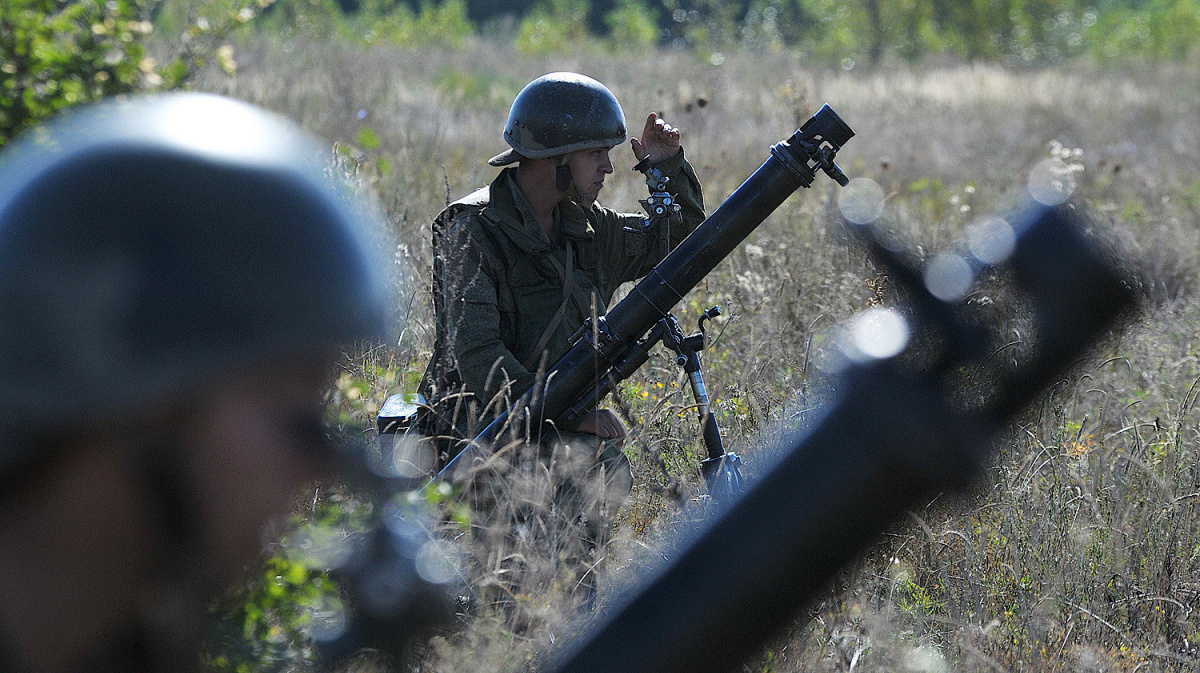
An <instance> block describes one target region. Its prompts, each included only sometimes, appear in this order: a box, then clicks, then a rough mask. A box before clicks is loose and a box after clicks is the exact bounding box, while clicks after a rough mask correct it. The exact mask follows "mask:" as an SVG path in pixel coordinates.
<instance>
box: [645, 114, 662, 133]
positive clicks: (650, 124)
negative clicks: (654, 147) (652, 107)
mask: <svg viewBox="0 0 1200 673" xmlns="http://www.w3.org/2000/svg"><path fill="white" fill-rule="evenodd" d="M658 121H659V118H658V114H656V113H654V112H651V113H650V114H649V115H646V126H645V127H643V128H642V135H643V136H645V135H646V134H648V133H650V132H651V131H653V130H654V126H655V124H656V122H658Z"/></svg>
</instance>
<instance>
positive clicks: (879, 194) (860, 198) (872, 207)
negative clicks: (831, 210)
mask: <svg viewBox="0 0 1200 673" xmlns="http://www.w3.org/2000/svg"><path fill="white" fill-rule="evenodd" d="M883 201H884V196H883V187H880V186H879V183H877V182H875V181H874V180H871V179H870V178H854V179H853V180H851V181H850V184H848V185H846V186H845V188H843V189H842V190H841V191H839V192H838V208H839V209H840V210H841V211H842V217H844V218H846V220H847V221H849V222H853V223H854V224H867V223H868V222H874V221H875V220H877V219H879V216H880V215H882V214H883Z"/></svg>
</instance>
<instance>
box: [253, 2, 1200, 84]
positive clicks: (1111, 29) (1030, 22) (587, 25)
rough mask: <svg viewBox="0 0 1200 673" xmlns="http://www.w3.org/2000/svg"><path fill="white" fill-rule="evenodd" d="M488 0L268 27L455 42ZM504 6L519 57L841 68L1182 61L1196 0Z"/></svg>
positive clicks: (275, 20)
mask: <svg viewBox="0 0 1200 673" xmlns="http://www.w3.org/2000/svg"><path fill="white" fill-rule="evenodd" d="M494 4H495V3H487V4H485V3H484V2H483V1H482V0H421V1H420V2H419V3H418V2H416V1H415V0H358V1H356V2H350V1H348V0H347V1H342V2H339V1H338V0H280V2H279V6H278V7H276V8H274V9H273V10H272V11H271V12H270V13H269V16H267V17H266V21H265V22H264V24H263V25H264V26H265V27H267V29H268V30H271V31H278V32H282V33H284V34H285V35H288V36H290V35H295V34H314V35H317V36H328V35H332V34H336V33H342V34H344V35H357V36H358V38H359V39H363V40H365V41H366V42H375V41H377V40H387V41H389V42H391V43H393V44H396V45H400V46H408V47H411V48H418V47H423V46H429V45H451V46H461V45H462V43H463V41H464V40H465V39H467V38H468V37H470V36H471V35H473V34H475V33H476V32H477V28H476V27H477V25H478V21H479V20H481V19H494V18H495V12H496V8H495V7H494V6H493V5H494ZM346 7H353V8H354V9H352V10H346V9H345V8H346ZM505 8H506V10H505V11H506V12H507V13H508V14H509V15H510V17H512V18H514V19H515V21H516V22H517V30H516V34H515V37H514V38H513V44H514V46H515V47H516V48H517V50H518V51H520V52H522V53H531V54H532V53H540V54H547V53H552V54H562V53H569V52H572V51H574V50H577V49H578V48H579V47H580V46H581V44H584V43H587V42H588V41H589V40H590V41H597V40H600V41H605V42H607V43H608V44H609V45H611V46H612V47H614V48H615V49H622V50H630V51H632V52H634V53H643V52H644V50H645V49H646V48H647V47H648V46H649V45H652V44H659V45H664V46H671V47H674V48H679V49H688V50H693V51H695V52H696V53H697V54H698V55H699V56H700V57H701V58H702V59H703V60H706V61H719V60H720V57H719V56H718V57H717V58H715V59H714V58H713V56H714V54H716V53H718V52H727V51H730V50H733V49H737V48H742V49H752V50H779V49H784V48H787V49H793V50H796V51H797V52H798V53H801V54H803V55H804V56H806V57H808V58H809V59H814V60H816V61H818V62H820V63H823V64H833V65H839V66H841V67H844V68H853V67H856V66H857V65H859V64H871V65H876V64H880V63H885V62H888V61H917V60H922V59H926V58H930V57H940V56H942V55H945V54H951V55H955V56H958V57H961V58H966V59H969V60H980V61H1002V62H1004V63H1006V64H1014V65H1015V64H1026V63H1056V62H1060V61H1062V60H1064V59H1071V58H1080V57H1087V58H1092V59H1096V60H1099V61H1113V60H1126V59H1130V58H1135V59H1173V60H1186V59H1189V58H1191V57H1192V56H1193V55H1194V54H1195V53H1196V50H1197V42H1196V40H1195V39H1194V37H1195V35H1196V33H1197V30H1200V0H1107V1H1105V2H1095V0H967V1H962V2H960V1H958V0H894V1H888V2H884V0H737V1H734V2H726V1H724V0H615V1H614V0H606V1H604V2H600V1H598V0H597V1H592V0H537V1H536V2H516V3H507V4H505Z"/></svg>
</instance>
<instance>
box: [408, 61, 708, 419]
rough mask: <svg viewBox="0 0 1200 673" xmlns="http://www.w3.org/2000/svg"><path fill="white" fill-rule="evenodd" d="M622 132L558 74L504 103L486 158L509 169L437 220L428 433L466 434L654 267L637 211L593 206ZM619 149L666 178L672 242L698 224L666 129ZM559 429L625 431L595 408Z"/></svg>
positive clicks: (594, 86) (579, 81)
mask: <svg viewBox="0 0 1200 673" xmlns="http://www.w3.org/2000/svg"><path fill="white" fill-rule="evenodd" d="M625 138H626V127H625V114H624V112H622V110H621V106H620V104H619V103H618V102H617V99H616V97H615V96H613V94H612V92H611V91H609V90H608V88H607V87H605V86H604V85H603V84H601V83H600V82H597V81H596V80H594V79H592V78H590V77H585V76H583V75H577V74H574V73H565V72H559V73H551V74H549V75H544V76H542V77H539V78H537V79H535V80H534V81H533V82H531V83H530V84H529V85H527V86H526V87H525V88H524V89H522V90H521V92H520V93H519V94H518V95H517V97H516V99H515V100H514V101H513V105H512V109H511V110H510V112H509V115H508V122H507V124H506V125H505V129H504V140H505V141H506V142H507V143H508V144H509V145H510V146H511V149H509V150H508V151H506V152H503V153H501V154H498V155H496V156H494V157H492V158H491V159H490V160H489V161H488V163H489V164H490V165H492V166H509V165H511V164H514V163H515V164H517V165H516V167H513V168H506V169H505V170H503V171H501V173H500V174H499V175H498V176H497V177H496V179H495V180H493V181H492V183H491V185H489V186H488V187H484V188H482V189H479V190H478V191H476V192H474V193H472V194H470V195H468V196H466V197H464V198H462V199H459V200H458V201H455V202H454V203H452V204H450V206H449V207H447V208H446V209H445V210H443V211H442V212H441V214H439V215H438V217H437V219H436V220H435V223H434V237H435V246H436V253H437V257H436V258H435V261H434V276H435V277H434V307H435V309H436V313H437V320H438V322H437V341H436V344H435V348H434V355H433V358H432V359H431V360H430V363H429V366H428V368H427V369H426V371H425V376H424V378H423V379H422V382H421V388H420V392H421V393H422V395H423V396H424V397H425V399H426V400H427V401H428V403H429V404H430V407H431V408H432V409H433V410H434V412H435V414H436V419H435V421H436V427H434V428H433V429H434V430H436V431H438V432H440V433H443V434H450V435H453V436H457V437H466V438H470V437H473V436H474V435H475V434H476V432H477V431H478V430H480V429H482V427H483V426H484V425H485V424H486V423H487V422H489V421H490V420H491V419H492V418H493V417H494V416H495V415H496V414H497V413H498V412H499V411H500V410H502V407H503V406H504V403H505V402H506V401H509V400H511V399H515V398H516V397H517V396H519V395H521V394H522V393H524V392H525V391H526V390H528V389H529V388H530V387H532V385H533V383H534V381H535V378H536V375H537V372H538V370H539V368H544V367H546V366H548V365H551V364H553V363H554V362H555V361H557V360H558V359H559V357H561V356H562V355H563V354H564V353H566V351H567V350H568V344H567V341H568V339H569V338H570V337H571V335H572V334H574V333H575V331H576V330H577V329H578V328H579V327H580V325H582V324H583V321H584V320H585V319H586V318H588V317H589V316H596V315H603V314H604V312H605V308H606V306H607V305H608V302H609V301H611V299H612V296H613V293H614V292H615V291H616V289H617V287H618V286H619V285H620V284H622V283H625V282H628V281H632V280H636V279H638V278H640V277H641V276H642V275H644V274H645V273H646V272H648V271H649V270H650V269H651V268H653V267H654V265H655V264H657V263H658V262H659V261H660V260H661V258H662V252H661V250H660V248H659V247H658V246H657V245H656V242H655V241H654V240H652V233H651V232H647V231H646V230H645V228H644V226H643V225H644V218H643V216H641V215H632V214H628V215H627V214H621V213H617V212H614V211H612V210H609V209H608V208H605V207H603V206H601V205H600V204H599V203H597V197H598V196H599V194H600V191H601V189H603V187H604V179H605V176H607V175H609V174H610V173H612V171H613V167H612V162H611V160H610V156H609V154H610V151H611V150H612V148H614V147H615V146H617V145H620V144H622V143H624V142H625ZM631 144H632V148H633V152H634V155H635V156H636V157H637V159H638V160H642V159H648V160H649V162H650V164H651V165H652V166H655V167H657V168H658V169H659V170H661V171H662V172H663V173H664V174H665V175H666V176H667V177H668V178H670V180H671V182H670V189H671V190H672V191H673V195H674V196H675V197H676V199H677V201H678V202H679V203H680V205H681V206H682V215H683V217H682V222H681V223H679V224H678V225H677V226H676V227H674V228H673V229H672V230H671V231H670V245H671V247H674V246H675V245H676V244H678V243H679V241H681V240H683V238H684V237H685V236H687V234H689V233H691V231H692V230H693V229H695V227H696V226H697V225H698V224H699V223H700V222H701V221H703V219H704V204H703V200H702V196H701V189H700V182H699V180H698V179H697V178H696V174H695V172H694V171H693V170H692V167H691V165H690V164H689V163H688V162H687V160H686V159H685V158H684V155H683V148H682V147H680V144H679V131H678V130H677V129H675V128H674V127H672V126H671V125H670V124H667V123H666V122H665V121H663V120H662V119H660V118H659V117H658V116H657V115H656V114H654V113H651V114H650V115H649V116H648V117H647V118H646V124H645V127H644V128H643V129H642V134H641V137H640V138H633V139H632V141H631ZM565 429H566V430H576V431H578V432H582V433H590V434H592V435H596V436H599V437H601V438H605V439H615V440H620V439H621V438H623V437H624V434H625V428H624V426H623V425H622V423H621V421H620V419H619V418H617V417H616V416H615V415H614V414H613V413H612V412H611V411H608V410H597V411H595V412H593V413H592V414H590V415H589V416H587V417H585V418H584V419H583V420H582V421H581V422H580V424H579V426H578V427H577V428H565Z"/></svg>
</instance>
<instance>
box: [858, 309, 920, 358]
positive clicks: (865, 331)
mask: <svg viewBox="0 0 1200 673" xmlns="http://www.w3.org/2000/svg"><path fill="white" fill-rule="evenodd" d="M909 334H910V330H909V327H908V322H907V321H905V320H904V317H903V316H901V315H900V314H899V313H897V312H896V311H893V310H892V309H886V308H873V309H870V310H868V311H864V312H863V313H862V314H861V315H859V316H858V317H856V318H855V319H854V322H853V323H851V325H850V343H851V346H852V347H853V350H854V351H855V352H856V353H855V354H861V356H862V359H876V360H883V359H885V358H890V357H892V356H894V355H897V354H899V353H900V351H902V350H904V348H905V346H907V345H908V338H909ZM856 359H857V358H856Z"/></svg>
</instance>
